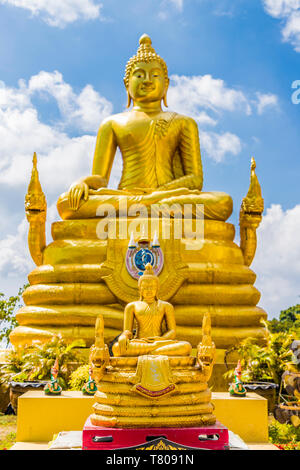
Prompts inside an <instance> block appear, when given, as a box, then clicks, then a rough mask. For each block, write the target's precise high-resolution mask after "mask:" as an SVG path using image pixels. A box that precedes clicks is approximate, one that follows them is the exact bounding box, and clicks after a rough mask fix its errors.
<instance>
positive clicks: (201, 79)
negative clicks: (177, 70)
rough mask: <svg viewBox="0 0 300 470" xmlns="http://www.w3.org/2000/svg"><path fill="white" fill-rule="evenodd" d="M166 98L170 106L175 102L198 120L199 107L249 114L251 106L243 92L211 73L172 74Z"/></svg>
mask: <svg viewBox="0 0 300 470" xmlns="http://www.w3.org/2000/svg"><path fill="white" fill-rule="evenodd" d="M168 100H169V103H170V105H171V106H172V105H173V103H176V106H177V107H180V109H181V110H182V111H184V110H186V111H187V113H188V114H189V115H193V116H194V118H195V119H196V120H199V122H201V115H200V117H199V112H198V110H199V108H204V109H208V110H210V111H214V112H218V111H219V110H224V111H237V110H241V111H244V112H245V113H246V114H247V115H249V114H251V106H250V104H249V102H248V100H247V98H246V96H245V95H244V93H243V92H241V91H239V90H235V89H233V88H228V87H227V86H226V84H225V82H224V80H221V79H216V78H213V77H212V76H211V75H198V76H194V77H186V76H184V75H182V76H178V75H172V76H171V85H170V88H169V91H168ZM212 123H213V121H212Z"/></svg>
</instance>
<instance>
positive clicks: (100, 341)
mask: <svg viewBox="0 0 300 470" xmlns="http://www.w3.org/2000/svg"><path fill="white" fill-rule="evenodd" d="M95 345H96V346H97V347H98V348H101V347H103V348H104V346H105V343H104V320H103V315H98V317H97V320H96V327H95Z"/></svg>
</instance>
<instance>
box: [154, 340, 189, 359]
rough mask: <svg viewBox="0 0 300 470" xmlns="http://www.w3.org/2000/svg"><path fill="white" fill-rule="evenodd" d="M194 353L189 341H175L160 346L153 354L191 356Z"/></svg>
mask: <svg viewBox="0 0 300 470" xmlns="http://www.w3.org/2000/svg"><path fill="white" fill-rule="evenodd" d="M191 352H192V346H191V345H190V343H188V342H187V341H173V343H171V344H167V345H158V347H157V348H156V349H155V351H153V352H152V353H151V354H153V355H159V354H162V355H166V356H189V355H190V354H191Z"/></svg>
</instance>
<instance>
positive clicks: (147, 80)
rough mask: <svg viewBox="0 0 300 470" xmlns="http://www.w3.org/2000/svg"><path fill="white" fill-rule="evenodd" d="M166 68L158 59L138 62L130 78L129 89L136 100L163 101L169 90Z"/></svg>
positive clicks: (146, 101) (147, 101)
mask: <svg viewBox="0 0 300 470" xmlns="http://www.w3.org/2000/svg"><path fill="white" fill-rule="evenodd" d="M167 88H168V83H166V79H165V75H164V70H163V68H162V66H161V65H160V63H159V62H158V61H156V60H155V61H153V62H149V63H146V62H138V63H136V64H135V65H134V67H133V70H132V72H131V75H130V78H129V87H128V91H129V94H130V96H131V98H132V99H133V100H134V101H136V102H144V103H149V102H152V101H161V100H162V99H163V97H164V95H165V93H166V91H167Z"/></svg>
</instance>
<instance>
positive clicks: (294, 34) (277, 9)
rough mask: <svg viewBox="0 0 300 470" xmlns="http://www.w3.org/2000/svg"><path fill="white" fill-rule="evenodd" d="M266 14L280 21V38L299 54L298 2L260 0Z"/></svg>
mask: <svg viewBox="0 0 300 470" xmlns="http://www.w3.org/2000/svg"><path fill="white" fill-rule="evenodd" d="M262 1H263V5H264V8H265V10H266V12H267V13H268V14H269V15H271V16H273V17H274V18H278V19H281V20H282V25H283V26H282V31H281V32H282V37H283V40H284V41H285V42H290V43H291V44H292V45H293V47H294V49H295V51H296V52H300V0H262Z"/></svg>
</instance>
